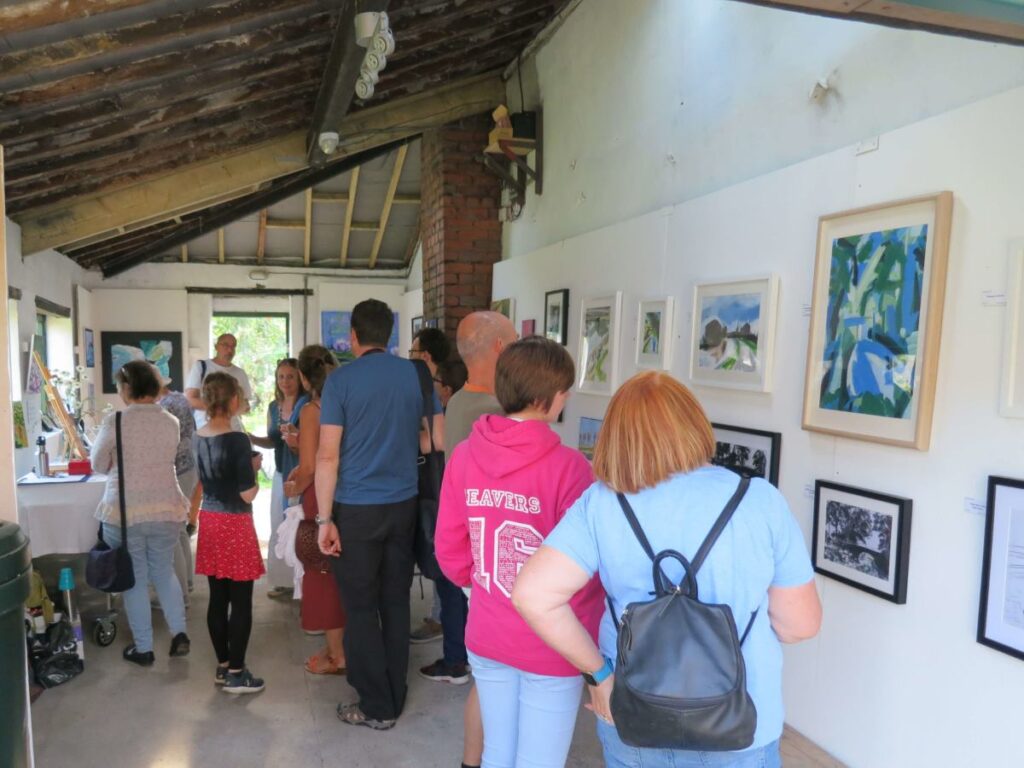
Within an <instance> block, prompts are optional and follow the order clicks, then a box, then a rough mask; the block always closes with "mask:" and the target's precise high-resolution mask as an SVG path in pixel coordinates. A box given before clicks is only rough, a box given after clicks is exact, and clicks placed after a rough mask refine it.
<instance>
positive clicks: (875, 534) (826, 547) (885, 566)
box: [811, 480, 914, 605]
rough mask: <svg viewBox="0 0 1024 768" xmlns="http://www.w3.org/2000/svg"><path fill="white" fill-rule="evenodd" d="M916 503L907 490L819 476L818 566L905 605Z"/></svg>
mask: <svg viewBox="0 0 1024 768" xmlns="http://www.w3.org/2000/svg"><path fill="white" fill-rule="evenodd" d="M913 505H914V502H913V501H911V500H910V499H906V498H903V497H901V496H890V495H889V494H885V493H878V492H877V491H868V490H865V489H863V488H853V487H851V486H849V485H840V484H839V483H830V482H828V481H825V480H817V481H815V483H814V537H813V548H812V552H811V559H812V561H813V563H814V570H815V571H817V572H818V573H820V574H823V575H825V576H828V577H830V578H833V579H835V580H836V581H841V582H843V583H844V584H847V585H849V586H851V587H856V588H857V589H860V590H863V591H864V592H868V593H869V594H872V595H875V596H876V597H881V598H883V599H885V600H889V601H890V602H893V603H897V604H899V605H903V604H904V603H906V602H907V572H908V569H909V565H910V519H911V513H912V511H913Z"/></svg>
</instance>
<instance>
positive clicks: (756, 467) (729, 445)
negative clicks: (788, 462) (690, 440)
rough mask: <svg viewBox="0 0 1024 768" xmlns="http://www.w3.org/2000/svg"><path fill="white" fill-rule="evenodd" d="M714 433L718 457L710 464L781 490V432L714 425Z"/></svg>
mask: <svg viewBox="0 0 1024 768" xmlns="http://www.w3.org/2000/svg"><path fill="white" fill-rule="evenodd" d="M711 428H712V430H714V433H715V455H714V456H713V457H712V458H711V463H712V464H716V465H717V466H719V467H725V468H726V469H731V470H732V471H733V472H735V473H736V474H738V475H741V476H742V477H763V478H764V479H765V480H767V481H768V482H769V483H771V484H772V485H774V486H775V487H776V488H778V487H779V455H780V453H781V448H782V433H781V432H765V431H764V430H760V429H747V428H746V427H733V426H730V425H729V424H712V425H711Z"/></svg>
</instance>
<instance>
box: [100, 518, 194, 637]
mask: <svg viewBox="0 0 1024 768" xmlns="http://www.w3.org/2000/svg"><path fill="white" fill-rule="evenodd" d="M180 530H181V523H136V524H135V525H129V526H128V554H130V555H131V556H132V568H133V569H134V571H135V586H134V587H132V588H131V589H129V590H128V591H127V592H125V593H124V607H125V611H126V612H127V613H128V625H129V626H130V627H131V628H132V637H133V638H134V639H135V647H136V648H137V649H138V650H139V652H140V653H146V652H147V651H152V650H153V615H152V612H151V609H150V605H149V584H150V583H152V584H153V587H154V589H156V596H157V598H158V599H159V600H160V608H161V609H162V610H163V613H164V618H165V619H166V620H167V626H168V627H169V628H170V630H171V636H172V637H173V636H174V635H176V634H178V633H179V632H184V631H185V602H184V598H183V597H182V594H181V584H180V583H179V582H178V579H177V577H176V576H175V574H174V550H175V549H176V548H177V547H178V533H179V531H180ZM103 540H104V541H106V542H107V544H108V545H109V546H111V547H118V546H120V545H121V526H120V525H116V524H115V525H111V524H110V523H104V524H103Z"/></svg>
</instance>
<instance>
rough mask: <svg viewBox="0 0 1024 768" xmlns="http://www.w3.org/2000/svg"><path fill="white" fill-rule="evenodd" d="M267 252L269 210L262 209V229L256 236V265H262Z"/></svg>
mask: <svg viewBox="0 0 1024 768" xmlns="http://www.w3.org/2000/svg"><path fill="white" fill-rule="evenodd" d="M266 252H267V209H266V208H261V209H260V228H259V231H258V233H257V235H256V263H257V264H262V263H263V257H264V255H266Z"/></svg>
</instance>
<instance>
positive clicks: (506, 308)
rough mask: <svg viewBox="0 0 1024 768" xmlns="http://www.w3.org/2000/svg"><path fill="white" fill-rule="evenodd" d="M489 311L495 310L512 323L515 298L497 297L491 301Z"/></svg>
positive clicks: (514, 312)
mask: <svg viewBox="0 0 1024 768" xmlns="http://www.w3.org/2000/svg"><path fill="white" fill-rule="evenodd" d="M491 312H497V313H498V314H500V315H504V316H505V317H507V318H508V319H509V320H511V321H512V322H513V323H515V321H516V300H515V299H498V300H497V301H492V302H491Z"/></svg>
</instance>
